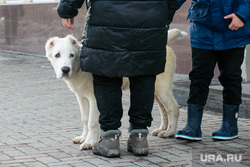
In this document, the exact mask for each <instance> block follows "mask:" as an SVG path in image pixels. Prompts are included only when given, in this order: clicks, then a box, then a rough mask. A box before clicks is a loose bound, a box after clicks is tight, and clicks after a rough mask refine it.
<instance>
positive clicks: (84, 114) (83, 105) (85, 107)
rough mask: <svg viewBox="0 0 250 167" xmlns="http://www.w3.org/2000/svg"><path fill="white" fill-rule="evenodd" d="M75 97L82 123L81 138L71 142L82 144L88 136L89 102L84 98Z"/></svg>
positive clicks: (78, 137)
mask: <svg viewBox="0 0 250 167" xmlns="http://www.w3.org/2000/svg"><path fill="white" fill-rule="evenodd" d="M76 96H77V101H78V103H79V106H80V110H81V119H82V123H83V132H82V135H81V136H77V137H75V138H74V139H72V141H73V142H74V143H76V144H81V143H84V142H85V140H86V138H87V135H88V131H89V130H88V118H89V102H88V99H87V98H86V97H83V96H78V95H76Z"/></svg>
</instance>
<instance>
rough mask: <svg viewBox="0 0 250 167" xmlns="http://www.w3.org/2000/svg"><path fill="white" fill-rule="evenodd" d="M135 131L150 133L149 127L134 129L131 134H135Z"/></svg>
mask: <svg viewBox="0 0 250 167" xmlns="http://www.w3.org/2000/svg"><path fill="white" fill-rule="evenodd" d="M135 133H146V134H148V133H149V132H148V129H133V130H131V131H130V135H134V134H135Z"/></svg>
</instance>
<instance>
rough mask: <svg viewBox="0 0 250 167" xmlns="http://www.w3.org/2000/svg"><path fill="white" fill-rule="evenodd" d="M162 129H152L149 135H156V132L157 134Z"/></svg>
mask: <svg viewBox="0 0 250 167" xmlns="http://www.w3.org/2000/svg"><path fill="white" fill-rule="evenodd" d="M162 131H163V130H162V129H154V130H153V131H152V133H151V135H152V136H158V134H159V133H160V132H162Z"/></svg>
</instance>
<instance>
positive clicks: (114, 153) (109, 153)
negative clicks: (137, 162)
mask: <svg viewBox="0 0 250 167" xmlns="http://www.w3.org/2000/svg"><path fill="white" fill-rule="evenodd" d="M92 152H93V154H95V155H100V156H103V157H107V158H116V157H120V150H110V149H107V148H105V147H98V148H95V149H93V150H92Z"/></svg>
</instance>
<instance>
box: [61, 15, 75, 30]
mask: <svg viewBox="0 0 250 167" xmlns="http://www.w3.org/2000/svg"><path fill="white" fill-rule="evenodd" d="M62 24H63V26H64V27H66V28H67V29H68V30H71V31H73V28H72V25H73V24H74V18H70V19H62Z"/></svg>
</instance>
